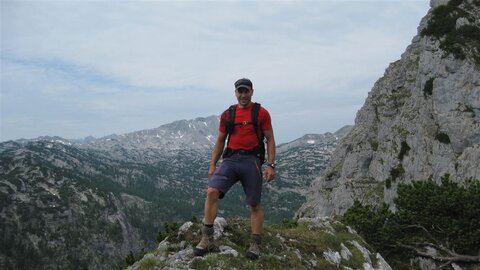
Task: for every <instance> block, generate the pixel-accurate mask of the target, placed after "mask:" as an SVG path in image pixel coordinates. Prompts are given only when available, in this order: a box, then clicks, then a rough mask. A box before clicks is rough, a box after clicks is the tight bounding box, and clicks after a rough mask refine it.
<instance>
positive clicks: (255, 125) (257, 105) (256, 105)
mask: <svg viewBox="0 0 480 270" xmlns="http://www.w3.org/2000/svg"><path fill="white" fill-rule="evenodd" d="M260 106H261V104H260V103H257V102H255V103H254V104H253V108H252V125H253V128H254V130H255V133H256V134H257V138H258V142H259V143H261V142H262V141H263V132H262V130H261V129H260V128H259V127H258V114H259V112H260Z"/></svg>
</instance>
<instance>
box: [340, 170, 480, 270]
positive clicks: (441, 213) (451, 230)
mask: <svg viewBox="0 0 480 270" xmlns="http://www.w3.org/2000/svg"><path fill="white" fill-rule="evenodd" d="M448 178H449V177H448V175H446V176H445V177H444V178H443V179H442V182H441V184H440V185H439V184H437V183H435V182H433V181H430V180H428V181H417V182H414V183H412V184H400V185H399V186H398V197H397V198H396V199H395V204H396V208H397V211H396V212H395V213H393V212H391V211H390V210H388V207H387V206H386V205H383V206H381V207H373V206H369V205H362V204H361V203H359V202H358V201H356V202H355V203H354V205H353V207H351V208H350V209H348V210H347V212H346V213H345V214H344V216H343V218H342V220H343V222H345V223H346V224H348V225H350V226H352V227H354V228H355V229H356V230H357V231H358V233H359V234H360V235H362V236H363V237H364V238H365V240H366V241H367V242H368V243H369V244H371V245H372V246H373V247H374V248H375V249H376V250H378V251H380V252H381V253H382V255H383V256H384V257H385V258H386V259H387V261H388V262H389V263H390V264H391V266H392V267H393V268H394V269H408V266H405V265H404V262H405V260H408V259H410V258H412V257H414V256H415V254H414V253H413V252H412V250H411V249H406V248H405V246H402V245H409V246H416V247H422V245H421V244H422V243H433V245H435V246H437V247H440V246H441V247H445V248H447V249H449V250H452V251H455V252H457V253H458V254H467V255H476V254H477V253H478V252H479V251H480V249H479V247H480V219H479V218H478V217H479V216H480V181H479V180H476V181H467V182H466V184H465V186H459V185H458V184H456V183H454V182H452V181H450V180H449V179H448ZM426 246H427V245H424V246H423V247H424V248H425V247H426ZM438 251H439V252H440V253H439V256H442V250H441V249H438Z"/></svg>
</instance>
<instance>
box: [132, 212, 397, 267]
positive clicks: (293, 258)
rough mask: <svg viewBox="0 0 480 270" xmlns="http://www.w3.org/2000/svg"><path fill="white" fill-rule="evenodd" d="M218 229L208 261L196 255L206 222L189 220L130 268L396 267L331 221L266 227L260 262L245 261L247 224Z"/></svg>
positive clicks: (221, 224)
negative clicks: (200, 222) (203, 223)
mask: <svg viewBox="0 0 480 270" xmlns="http://www.w3.org/2000/svg"><path fill="white" fill-rule="evenodd" d="M214 228H215V241H216V247H217V248H216V250H215V251H214V252H212V253H209V254H207V255H205V256H204V257H199V256H195V255H194V254H193V247H194V246H195V245H196V244H197V243H198V241H199V240H200V229H201V224H199V223H192V222H186V223H184V224H183V225H182V226H181V227H180V229H179V230H178V231H175V232H173V233H172V234H171V235H170V236H168V237H166V238H165V239H164V240H163V241H162V242H161V243H160V244H159V246H158V248H157V249H156V250H154V251H153V252H150V253H147V254H145V255H144V256H143V257H142V258H140V259H139V260H138V261H137V262H135V263H134V264H133V265H132V266H130V267H129V268H128V269H129V270H137V269H371V270H391V269H392V268H391V267H390V266H389V265H388V263H387V262H386V261H385V260H384V259H383V257H382V256H381V255H380V254H378V253H375V252H372V251H371V250H369V249H368V248H367V245H366V243H365V242H364V241H363V240H362V238H361V237H360V236H358V235H357V234H356V232H355V231H353V230H351V229H350V228H349V227H347V226H345V225H343V224H342V223H340V222H338V221H335V220H333V219H329V218H315V219H306V218H304V219H300V220H298V222H290V223H288V222H285V223H284V224H282V225H274V226H266V228H265V232H264V234H263V240H262V245H261V246H260V251H261V255H260V258H259V259H258V260H256V261H250V260H249V259H247V258H246V257H245V251H246V248H247V247H248V244H249V223H248V221H246V220H241V219H229V220H228V221H227V220H225V219H223V218H217V219H216V220H215V226H214Z"/></svg>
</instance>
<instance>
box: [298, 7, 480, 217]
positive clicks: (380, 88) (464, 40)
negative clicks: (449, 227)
mask: <svg viewBox="0 0 480 270" xmlns="http://www.w3.org/2000/svg"><path fill="white" fill-rule="evenodd" d="M431 6H432V8H431V9H430V11H429V12H428V14H427V15H426V16H425V17H424V18H423V19H422V21H421V23H420V26H419V27H418V35H417V36H415V37H414V38H413V41H412V44H411V45H410V46H408V48H407V49H406V51H405V52H404V53H403V54H402V56H401V59H400V60H398V61H396V62H394V63H392V64H390V66H389V67H388V68H387V69H386V71H385V74H384V76H383V77H382V78H380V79H379V80H378V81H377V82H376V83H375V85H374V86H373V89H372V91H371V92H370V93H369V95H368V97H367V99H366V101H365V104H364V106H363V107H362V108H361V109H360V111H359V112H358V113H357V117H356V120H355V126H354V128H353V130H352V131H351V132H350V133H349V135H347V137H346V138H345V139H344V140H343V142H342V143H341V144H340V145H339V146H338V148H337V149H336V150H335V152H334V153H333V155H332V158H331V160H330V163H329V165H328V167H327V168H326V169H325V171H323V173H322V174H321V176H320V177H318V178H317V179H316V180H315V181H314V182H313V184H312V186H311V188H310V191H309V195H308V199H307V202H306V203H305V204H304V205H302V207H301V208H300V209H299V211H298V212H297V215H298V216H305V217H318V216H329V215H338V214H342V213H344V212H345V211H346V210H347V209H348V208H349V207H350V206H352V205H353V202H354V200H355V199H357V200H360V201H362V202H366V203H372V204H379V203H382V202H386V203H388V204H390V205H391V206H392V208H394V205H393V199H394V198H395V197H396V192H397V186H398V184H399V183H401V182H407V183H409V182H411V181H417V180H426V179H432V180H434V181H436V182H440V179H441V178H442V177H444V176H448V177H449V178H450V179H451V180H453V181H455V182H457V183H463V182H464V181H467V180H474V179H480V167H479V166H478V163H479V160H480V72H479V70H480V61H478V58H477V56H478V55H480V54H479V52H480V34H479V33H480V2H479V1H472V0H469V1H456V0H452V1H431Z"/></svg>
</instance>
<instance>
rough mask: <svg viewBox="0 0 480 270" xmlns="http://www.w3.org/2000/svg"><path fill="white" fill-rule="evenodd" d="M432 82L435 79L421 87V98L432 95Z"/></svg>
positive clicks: (429, 80)
mask: <svg viewBox="0 0 480 270" xmlns="http://www.w3.org/2000/svg"><path fill="white" fill-rule="evenodd" d="M433 80H435V78H430V79H428V81H427V82H426V83H425V86H424V87H423V96H424V97H427V96H431V95H432V93H433Z"/></svg>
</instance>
